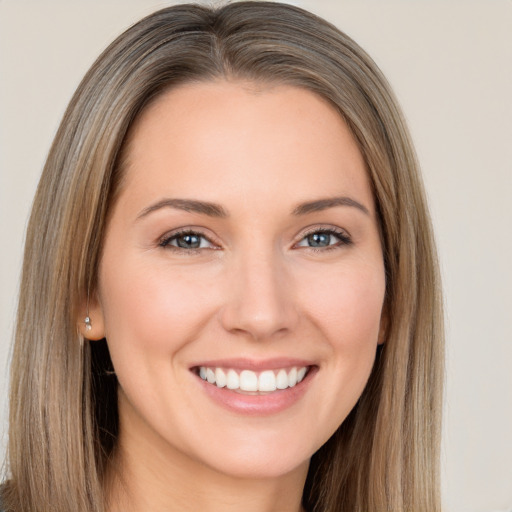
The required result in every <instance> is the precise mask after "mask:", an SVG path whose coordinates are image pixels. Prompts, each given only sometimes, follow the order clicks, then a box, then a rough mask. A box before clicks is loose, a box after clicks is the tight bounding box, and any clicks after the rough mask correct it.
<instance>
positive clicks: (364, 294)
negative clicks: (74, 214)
mask: <svg viewBox="0 0 512 512" xmlns="http://www.w3.org/2000/svg"><path fill="white" fill-rule="evenodd" d="M312 283H313V286H309V291H308V296H309V297H310V298H309V306H308V308H307V309H308V310H309V311H310V313H311V315H312V317H313V318H314V321H315V322H316V323H317V325H318V327H319V328H320V329H321V330H322V331H323V332H324V334H325V336H326V338H327V339H328V340H329V341H330V343H331V345H332V346H333V349H344V350H355V351H357V350H359V349H362V348H363V347H364V346H365V345H369V346H373V345H376V343H377V341H378V334H379V327H380V319H381V314H382V306H383V302H384V293H385V278H384V269H383V267H382V265H380V264H378V263H376V264H374V265H361V266H360V267H357V266H353V267H351V268H350V269H348V268H347V269H340V270H339V271H338V272H333V273H331V275H330V276H329V279H328V280H327V281H324V283H323V284H322V282H321V280H313V281H312Z"/></svg>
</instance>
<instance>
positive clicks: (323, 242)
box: [308, 233, 331, 247]
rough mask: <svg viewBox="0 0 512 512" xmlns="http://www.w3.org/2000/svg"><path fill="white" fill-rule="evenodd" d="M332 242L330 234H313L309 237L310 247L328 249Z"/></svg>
mask: <svg viewBox="0 0 512 512" xmlns="http://www.w3.org/2000/svg"><path fill="white" fill-rule="evenodd" d="M330 241H331V235H329V233H313V234H312V235H309V236H308V242H309V245H310V247H327V246H328V245H329V242H330Z"/></svg>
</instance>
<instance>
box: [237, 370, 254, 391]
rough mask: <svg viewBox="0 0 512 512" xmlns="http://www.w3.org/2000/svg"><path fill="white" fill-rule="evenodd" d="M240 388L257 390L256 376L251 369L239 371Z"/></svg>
mask: <svg viewBox="0 0 512 512" xmlns="http://www.w3.org/2000/svg"><path fill="white" fill-rule="evenodd" d="M240 389H241V390H242V391H258V376H257V375H256V374H255V373H254V372H252V371H251V370H243V371H242V372H240Z"/></svg>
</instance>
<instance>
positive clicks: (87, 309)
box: [78, 294, 105, 340]
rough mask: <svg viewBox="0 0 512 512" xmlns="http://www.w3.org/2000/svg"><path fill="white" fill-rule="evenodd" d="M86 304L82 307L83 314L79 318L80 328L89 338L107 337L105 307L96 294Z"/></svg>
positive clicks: (82, 333)
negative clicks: (103, 307)
mask: <svg viewBox="0 0 512 512" xmlns="http://www.w3.org/2000/svg"><path fill="white" fill-rule="evenodd" d="M88 302H89V304H88V305H87V301H86V302H84V306H83V307H81V308H80V312H81V316H80V318H79V319H78V330H79V331H80V334H81V335H82V336H83V337H84V338H85V339H88V340H101V339H103V338H104V337H105V320H104V317H103V309H102V307H101V304H100V302H99V300H98V299H97V297H96V294H94V297H90V300H89V301H88Z"/></svg>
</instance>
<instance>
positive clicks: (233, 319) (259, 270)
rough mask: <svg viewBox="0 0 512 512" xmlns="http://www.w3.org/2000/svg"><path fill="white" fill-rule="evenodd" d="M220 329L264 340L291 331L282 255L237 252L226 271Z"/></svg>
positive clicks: (263, 250) (293, 314) (291, 312)
mask: <svg viewBox="0 0 512 512" xmlns="http://www.w3.org/2000/svg"><path fill="white" fill-rule="evenodd" d="M229 273H230V275H229V278H228V279H229V288H230V293H229V294H228V300H227V302H226V304H225V305H224V310H223V314H222V321H223V324H224V328H225V329H227V330H229V331H232V332H238V333H245V334H247V335H248V336H250V337H251V338H253V339H259V340H261V339H265V338H269V337H271V336H272V335H274V334H276V333H279V332H284V331H286V330H291V329H292V328H293V327H294V325H295V323H296V321H297V313H296V306H295V304H294V300H293V292H292V283H291V282H290V276H289V273H288V271H287V268H286V265H285V264H284V259H283V255H282V254H280V252H279V251H278V250H275V248H272V247H269V246H267V247H266V248H259V249H257V250H255V249H254V247H253V248H252V249H251V248H249V250H247V251H241V253H240V254H239V255H238V257H236V258H235V261H234V262H233V266H232V268H231V269H230V271H229Z"/></svg>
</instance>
